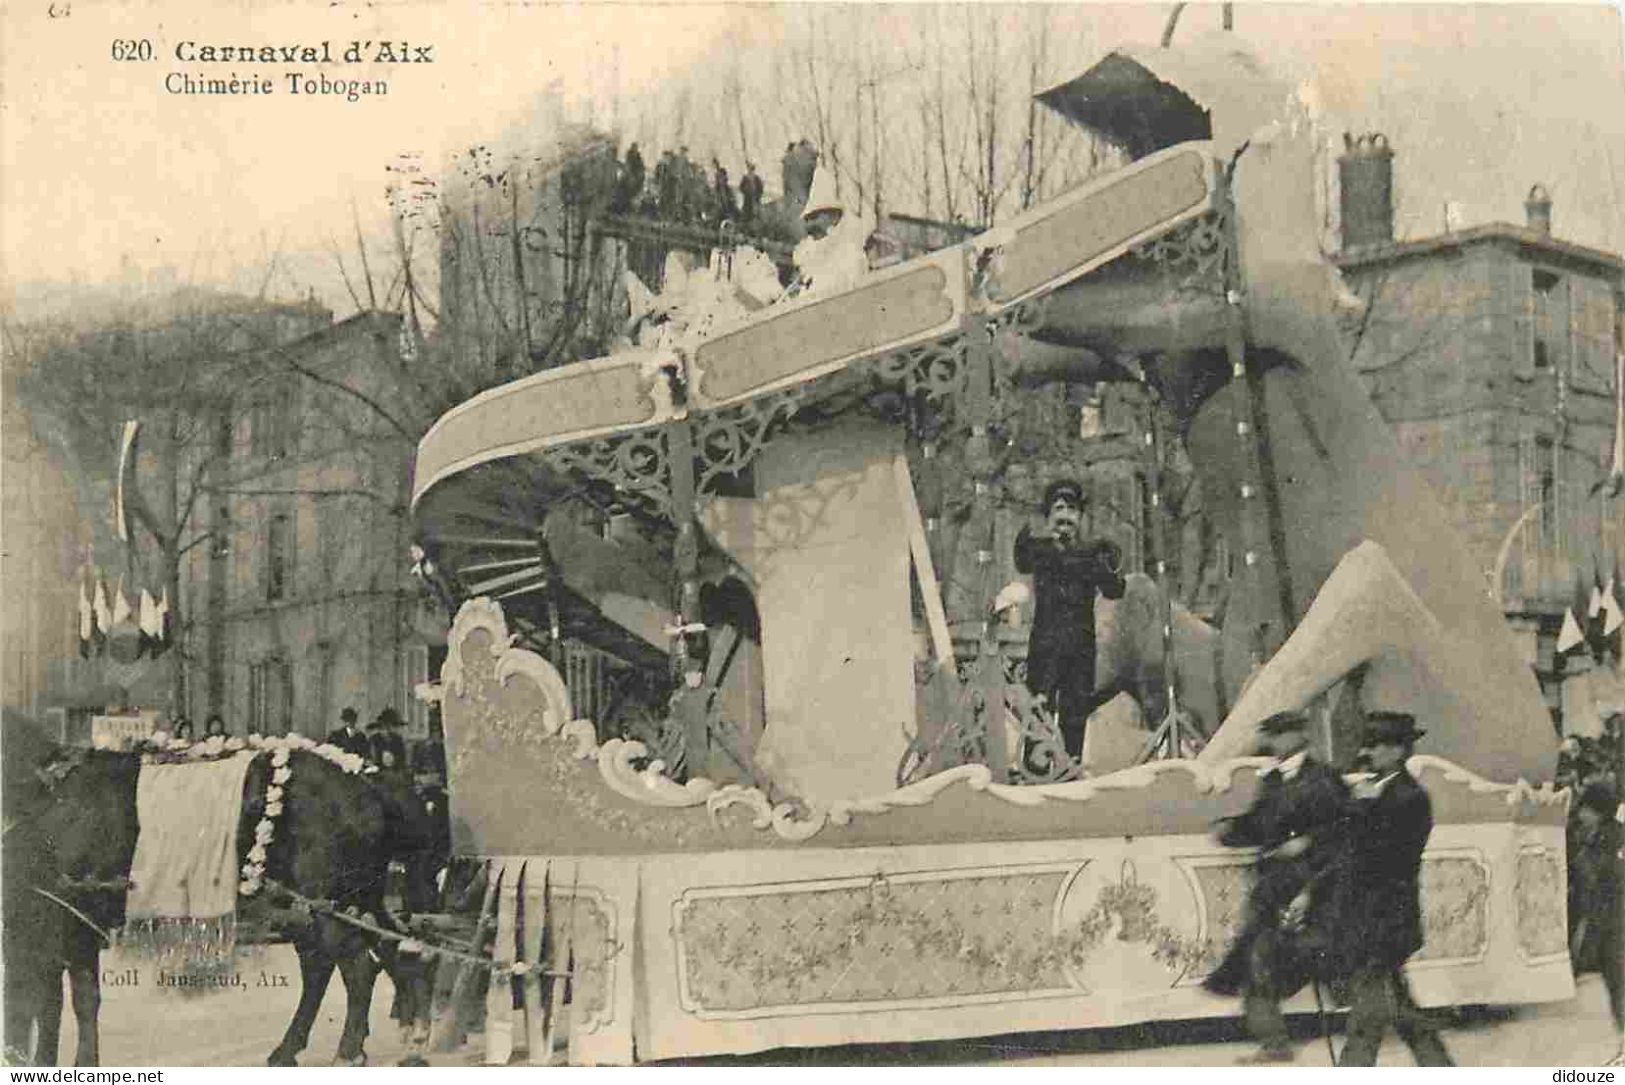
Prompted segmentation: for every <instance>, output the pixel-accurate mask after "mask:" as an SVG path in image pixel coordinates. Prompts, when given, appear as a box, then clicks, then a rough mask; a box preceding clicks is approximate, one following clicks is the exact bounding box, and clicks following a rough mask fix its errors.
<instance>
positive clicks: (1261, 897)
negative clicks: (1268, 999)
mask: <svg viewBox="0 0 1625 1085" xmlns="http://www.w3.org/2000/svg"><path fill="white" fill-rule="evenodd" d="M1348 804H1349V791H1348V786H1347V785H1346V784H1344V783H1343V778H1342V777H1341V776H1340V775H1338V773H1337V770H1336V769H1334V768H1332V767H1331V766H1330V765H1327V764H1325V763H1324V762H1322V761H1318V760H1316V759H1315V758H1314V757H1313V756H1307V757H1305V758H1304V761H1303V765H1302V766H1301V767H1300V768H1299V769H1298V772H1297V774H1296V775H1294V776H1293V777H1292V779H1290V780H1283V779H1282V778H1281V774H1280V773H1279V772H1276V771H1274V770H1271V771H1269V772H1266V773H1265V774H1264V775H1263V776H1262V777H1261V778H1260V779H1259V783H1258V793H1257V794H1256V795H1254V796H1253V801H1252V804H1251V805H1250V806H1248V808H1247V810H1246V811H1245V812H1244V813H1242V814H1240V815H1239V816H1237V817H1234V818H1230V819H1229V820H1228V821H1227V822H1226V823H1225V826H1224V829H1223V830H1222V831H1221V832H1220V834H1219V842H1220V843H1221V844H1224V845H1226V846H1228V847H1253V848H1258V849H1260V851H1261V854H1260V856H1259V859H1258V864H1257V866H1256V867H1255V868H1254V879H1253V884H1252V888H1251V890H1250V891H1249V893H1248V895H1247V905H1246V908H1245V910H1244V911H1243V913H1242V925H1241V930H1240V932H1238V934H1237V935H1236V940H1235V942H1234V943H1233V944H1232V945H1231V946H1230V950H1229V952H1228V953H1226V954H1225V957H1224V960H1223V961H1222V962H1220V964H1219V967H1218V968H1216V969H1214V970H1213V972H1212V974H1211V975H1209V976H1208V978H1207V979H1206V980H1205V981H1204V982H1203V986H1204V987H1206V988H1207V989H1208V990H1209V991H1212V992H1213V993H1215V994H1223V995H1233V994H1236V993H1238V992H1239V991H1240V990H1241V989H1242V987H1243V986H1244V985H1245V983H1246V981H1247V969H1248V961H1249V960H1250V958H1251V953H1252V949H1253V943H1254V942H1255V941H1256V940H1257V939H1258V938H1260V937H1262V936H1264V935H1265V934H1267V933H1272V932H1275V931H1278V930H1279V929H1280V927H1281V918H1282V913H1283V912H1284V911H1285V909H1286V908H1287V907H1288V906H1289V905H1290V904H1291V903H1292V901H1293V899H1294V898H1296V897H1297V896H1298V894H1300V893H1302V892H1303V891H1304V889H1305V888H1309V887H1311V885H1312V884H1313V888H1312V892H1311V903H1310V912H1311V914H1312V915H1316V916H1317V918H1318V916H1319V915H1320V914H1323V913H1324V912H1325V910H1326V908H1328V907H1329V902H1330V899H1331V895H1332V886H1331V883H1330V881H1329V880H1328V879H1327V876H1326V875H1327V872H1328V871H1329V869H1330V868H1331V866H1332V863H1333V861H1334V859H1335V857H1336V855H1337V851H1336V848H1337V841H1338V840H1339V839H1340V834H1341V833H1342V831H1343V822H1344V820H1345V819H1346V818H1347V816H1348V809H1349V805H1348ZM1300 836H1307V837H1309V839H1310V845H1309V848H1308V850H1307V851H1305V852H1304V853H1303V854H1302V855H1299V856H1294V857H1291V858H1286V857H1276V856H1274V855H1271V854H1270V851H1271V849H1274V848H1277V847H1279V846H1281V845H1282V844H1284V843H1286V842H1287V841H1288V840H1291V839H1293V838H1294V837H1300ZM1303 978H1304V977H1301V976H1299V977H1298V978H1297V979H1296V980H1292V981H1289V979H1288V978H1287V977H1286V976H1284V975H1283V976H1279V977H1276V986H1277V987H1278V988H1283V989H1284V993H1290V991H1291V990H1295V989H1296V988H1297V987H1300V986H1302V983H1303Z"/></svg>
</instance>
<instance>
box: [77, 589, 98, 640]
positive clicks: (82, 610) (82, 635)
mask: <svg viewBox="0 0 1625 1085" xmlns="http://www.w3.org/2000/svg"><path fill="white" fill-rule="evenodd" d="M95 648H96V612H95V610H94V609H93V608H92V607H91V605H90V589H89V588H87V587H85V578H84V577H83V576H80V578H79V656H80V658H81V659H89V658H90V656H91V653H92V652H93V651H94V650H95Z"/></svg>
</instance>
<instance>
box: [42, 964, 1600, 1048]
mask: <svg viewBox="0 0 1625 1085" xmlns="http://www.w3.org/2000/svg"><path fill="white" fill-rule="evenodd" d="M102 963H103V974H104V977H105V983H104V987H103V1003H102V1014H101V1045H102V1064H103V1065H105V1066H258V1065H263V1064H264V1061H265V1057H266V1055H268V1054H270V1052H271V1050H272V1049H273V1048H274V1047H276V1045H277V1043H278V1041H279V1040H280V1039H281V1038H282V1033H283V1031H284V1030H285V1029H286V1028H287V1025H288V1022H289V1021H290V1020H292V1017H293V1011H294V1008H295V1006H296V1005H297V1004H298V1001H299V968H298V964H297V961H296V959H295V957H294V954H293V951H292V949H291V948H289V947H287V946H259V947H251V948H245V949H243V950H241V951H240V955H239V969H238V974H239V975H240V976H241V977H242V982H243V986H242V987H241V988H237V989H230V990H225V991H219V992H212V993H208V994H203V995H196V994H190V995H188V994H179V993H176V992H175V991H173V990H170V989H167V988H159V987H157V986H156V980H157V977H156V975H155V973H154V972H153V970H152V969H151V967H150V966H149V965H146V964H141V963H136V962H132V961H129V960H127V959H124V958H122V957H120V955H118V954H117V953H106V954H103V956H102ZM131 969H135V970H136V971H135V972H134V973H132V972H131V971H130V970H131ZM1576 986H1577V990H1576V995H1575V997H1574V998H1573V999H1572V1000H1570V1001H1567V1002H1559V1003H1547V1004H1543V1005H1537V1006H1523V1007H1516V1008H1495V1009H1489V1010H1482V1011H1478V1012H1474V1013H1450V1012H1446V1013H1443V1014H1441V1018H1442V1019H1443V1020H1445V1021H1446V1022H1448V1023H1449V1027H1448V1030H1447V1032H1446V1033H1445V1042H1446V1044H1448V1045H1449V1047H1450V1051H1451V1054H1452V1055H1453V1056H1454V1057H1455V1059H1456V1061H1457V1062H1458V1063H1459V1064H1460V1065H1462V1066H1558V1067H1594V1066H1600V1065H1602V1064H1603V1063H1604V1062H1606V1061H1607V1060H1608V1059H1609V1058H1610V1057H1612V1056H1613V1054H1614V1053H1615V1051H1616V1050H1617V1046H1618V1041H1617V1039H1616V1037H1615V1034H1614V1030H1613V1027H1612V1024H1611V1023H1610V1021H1609V1016H1608V998H1607V994H1606V992H1605V991H1604V990H1603V987H1602V983H1601V982H1600V980H1599V979H1598V978H1597V977H1596V976H1584V977H1581V978H1580V980H1579V981H1578V983H1577V985H1576ZM392 994H393V991H392V988H391V985H390V982H389V979H388V977H380V979H379V981H378V987H377V990H376V991H375V993H374V995H373V1002H372V1017H371V1036H370V1038H369V1039H368V1041H367V1045H366V1046H367V1054H368V1056H369V1060H370V1062H371V1064H372V1065H374V1066H388V1065H393V1064H395V1063H396V1062H397V1060H399V1058H400V1057H401V1056H402V1055H403V1054H404V1053H405V1044H404V1043H403V1041H402V1038H401V1036H400V1033H399V1030H398V1029H397V1028H396V1026H395V1025H394V1023H393V1022H392V1021H390V1020H389V1006H390V1001H391V996H392ZM1238 1010H1239V1007H1238ZM343 1025H344V988H343V985H342V983H341V981H340V980H339V977H338V976H337V974H335V975H334V977H333V981H332V984H331V986H330V987H329V988H328V991H327V996H326V998H325V1000H324V1001H323V1003H322V1008H321V1012H320V1013H319V1014H318V1017H317V1021H316V1025H315V1027H314V1028H313V1029H312V1031H311V1040H310V1046H309V1047H308V1048H307V1049H306V1051H305V1053H304V1054H303V1055H302V1056H301V1058H300V1061H301V1062H302V1063H304V1064H305V1065H326V1064H328V1063H329V1062H331V1060H332V1058H333V1054H334V1052H335V1051H336V1050H337V1049H338V1040H339V1034H340V1032H341V1030H342V1028H343ZM1292 1026H1293V1030H1294V1033H1295V1034H1296V1035H1297V1037H1298V1038H1299V1039H1300V1040H1301V1041H1302V1043H1301V1046H1300V1048H1299V1054H1298V1063H1297V1065H1300V1066H1325V1065H1328V1064H1329V1062H1330V1059H1329V1057H1328V1055H1327V1051H1326V1045H1325V1042H1324V1040H1323V1039H1322V1037H1321V1035H1320V1033H1319V1030H1318V1020H1317V1019H1316V1018H1315V1017H1313V1016H1304V1017H1296V1018H1294V1019H1293V1020H1292ZM74 1029H75V1026H74V1024H73V1021H72V1013H71V1012H69V1011H68V1010H67V1008H66V1007H64V1013H63V1029H62V1032H63V1036H62V1051H63V1053H64V1059H65V1061H66V1060H71V1058H72V1051H73V1044H74ZM1332 1031H1333V1033H1334V1042H1335V1043H1336V1044H1338V1045H1339V1046H1341V1044H1342V1038H1341V1034H1340V1033H1341V1025H1340V1023H1338V1022H1336V1021H1335V1020H1334V1023H1333V1027H1332ZM481 1047H482V1044H481V1037H479V1036H475V1037H474V1038H473V1041H472V1042H471V1044H470V1045H469V1046H468V1047H466V1048H464V1049H463V1050H462V1051H460V1052H457V1053H455V1054H452V1055H440V1056H435V1057H433V1058H432V1059H431V1061H432V1062H434V1063H435V1064H445V1065H455V1066H466V1065H470V1064H475V1063H478V1062H479V1061H480V1060H479V1057H478V1056H479V1052H480V1050H481ZM1250 1050H1252V1047H1251V1045H1250V1044H1249V1043H1248V1042H1247V1039H1246V1036H1245V1033H1244V1032H1243V1030H1242V1028H1241V1025H1240V1022H1239V1020H1237V1019H1235V1018H1226V1019H1216V1020H1208V1021H1190V1022H1154V1023H1151V1024H1148V1025H1141V1026H1134V1027H1129V1028H1118V1029H1093V1030H1087V1031H1077V1032H1047V1033H1028V1034H1022V1035H1015V1036H1001V1037H992V1038H984V1039H977V1040H956V1041H943V1042H932V1043H915V1044H876V1045H867V1046H849V1047H836V1048H821V1049H804V1050H801V1049H786V1050H779V1051H772V1052H766V1053H764V1054H760V1055H752V1056H748V1057H738V1058H716V1059H705V1060H693V1062H694V1063H697V1064H701V1065H715V1066H720V1065H753V1066H777V1065H807V1066H853V1065H882V1066H910V1065H920V1066H952V1065H981V1066H991V1065H1011V1066H1147V1067H1149V1066H1228V1065H1231V1064H1232V1063H1234V1062H1235V1060H1236V1059H1237V1058H1238V1057H1239V1056H1241V1055H1244V1054H1246V1053H1247V1052H1248V1051H1250ZM1379 1065H1387V1066H1408V1065H1410V1055H1409V1052H1407V1051H1406V1050H1405V1048H1404V1046H1403V1045H1402V1044H1401V1043H1400V1042H1399V1041H1398V1040H1397V1039H1395V1038H1393V1037H1389V1039H1388V1040H1387V1042H1386V1043H1385V1044H1384V1045H1383V1049H1382V1055H1381V1057H1380V1059H1379Z"/></svg>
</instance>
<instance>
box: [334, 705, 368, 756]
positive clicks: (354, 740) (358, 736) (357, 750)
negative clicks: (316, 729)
mask: <svg viewBox="0 0 1625 1085" xmlns="http://www.w3.org/2000/svg"><path fill="white" fill-rule="evenodd" d="M355 721H356V714H355V709H353V708H345V710H344V711H343V712H340V713H339V729H338V730H337V731H334V732H333V733H331V734H329V735H328V736H327V741H329V742H331V743H332V744H333V745H335V746H337V747H338V748H339V749H341V750H343V751H344V752H345V753H353V754H355V755H356V756H358V757H371V756H372V744H371V743H370V742H368V741H367V736H366V735H364V734H362V733H361V729H360V728H358V727H357V726H356V725H355Z"/></svg>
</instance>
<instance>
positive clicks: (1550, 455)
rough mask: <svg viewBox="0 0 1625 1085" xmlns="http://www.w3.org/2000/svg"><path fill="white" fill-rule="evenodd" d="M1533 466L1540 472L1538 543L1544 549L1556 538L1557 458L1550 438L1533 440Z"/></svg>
mask: <svg viewBox="0 0 1625 1085" xmlns="http://www.w3.org/2000/svg"><path fill="white" fill-rule="evenodd" d="M1535 464H1536V469H1537V470H1539V472H1540V542H1541V546H1542V547H1543V548H1544V547H1550V546H1551V545H1552V544H1553V542H1555V541H1556V537H1557V456H1556V453H1555V449H1554V446H1553V443H1552V439H1551V438H1550V437H1536V438H1535Z"/></svg>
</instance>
